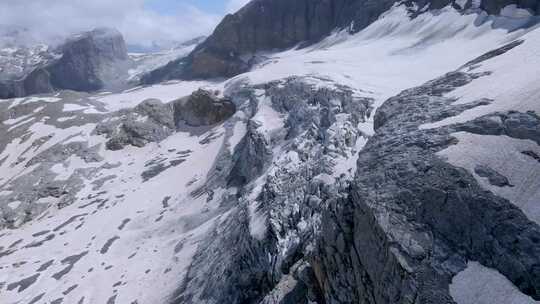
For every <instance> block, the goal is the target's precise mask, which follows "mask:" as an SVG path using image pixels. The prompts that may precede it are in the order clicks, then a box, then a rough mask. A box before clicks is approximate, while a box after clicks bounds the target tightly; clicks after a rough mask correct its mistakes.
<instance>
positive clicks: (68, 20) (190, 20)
mask: <svg viewBox="0 0 540 304" xmlns="http://www.w3.org/2000/svg"><path fill="white" fill-rule="evenodd" d="M144 2H145V0H0V24H3V25H8V26H17V27H23V28H27V29H28V31H29V32H30V33H32V34H33V35H32V36H34V37H38V39H40V40H44V41H51V40H53V39H58V38H59V37H65V36H66V35H69V34H71V33H74V32H80V31H85V30H90V29H92V28H95V27H100V26H108V27H114V28H117V29H118V30H120V31H121V32H122V33H123V34H124V36H125V38H126V41H127V42H128V43H131V44H138V45H145V46H148V45H151V44H152V43H153V42H154V41H156V42H164V41H183V40H187V39H190V38H193V37H196V36H200V35H206V34H209V33H210V32H211V31H212V29H213V28H214V26H215V25H216V24H217V23H218V22H219V20H220V18H221V16H218V15H213V14H209V13H205V12H202V11H200V10H198V9H196V8H195V7H193V6H189V5H182V4H180V9H179V10H178V11H177V12H176V13H173V14H167V15H160V14H158V13H156V12H154V11H151V10H149V9H147V8H145V6H144Z"/></svg>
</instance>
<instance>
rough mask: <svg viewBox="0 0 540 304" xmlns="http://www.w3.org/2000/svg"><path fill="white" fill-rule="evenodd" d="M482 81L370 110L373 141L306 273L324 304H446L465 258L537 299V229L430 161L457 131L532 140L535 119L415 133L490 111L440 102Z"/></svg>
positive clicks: (500, 182) (455, 79) (450, 79)
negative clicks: (311, 274)
mask: <svg viewBox="0 0 540 304" xmlns="http://www.w3.org/2000/svg"><path fill="white" fill-rule="evenodd" d="M482 76H483V75H481V74H470V73H469V74H468V73H462V72H456V73H450V74H447V75H445V76H444V77H441V78H439V79H437V80H434V81H432V82H429V83H427V84H425V85H423V86H421V87H418V88H413V89H410V90H407V91H404V92H403V93H401V94H400V95H398V96H396V97H393V98H391V99H390V100H388V101H387V102H386V103H385V104H384V105H383V106H382V107H381V108H380V109H379V110H378V112H377V114H376V116H375V125H376V131H377V134H376V135H375V136H374V137H373V138H371V139H370V141H369V143H368V144H367V146H366V147H365V148H364V150H363V151H362V152H360V155H359V160H358V169H357V170H358V171H357V172H358V173H357V175H356V178H355V181H354V182H353V183H352V187H351V189H350V191H349V196H348V197H347V198H343V199H338V200H336V201H335V202H332V203H331V204H330V205H329V208H328V210H327V211H326V212H325V215H324V218H323V220H322V223H323V226H322V227H323V234H322V239H321V240H320V247H319V249H320V251H319V253H318V254H316V255H314V257H313V261H312V265H313V267H314V269H315V273H316V274H317V278H318V280H319V282H320V283H321V286H323V288H324V294H325V297H326V301H327V303H377V304H380V303H454V301H453V299H452V297H451V296H450V295H449V294H448V284H449V282H450V281H451V278H452V277H453V276H454V275H456V273H458V272H459V271H461V270H463V269H464V268H465V267H466V264H467V261H470V260H475V261H479V262H480V263H482V264H484V265H489V266H490V267H492V268H494V269H496V270H498V271H499V272H500V273H502V274H504V275H505V276H506V277H507V278H508V279H509V280H510V281H512V282H513V283H514V284H515V285H516V286H517V287H518V288H519V289H520V290H521V291H522V292H523V293H525V294H527V295H529V296H531V297H532V298H534V299H536V300H538V299H540V285H539V282H540V272H539V270H538V267H537V265H538V263H539V262H540V260H539V257H540V243H539V242H538V240H539V239H540V227H539V226H538V224H536V223H534V222H532V221H531V220H529V219H528V218H527V216H526V215H525V214H524V213H523V212H522V211H521V210H520V209H518V208H517V207H516V206H515V205H513V204H512V203H511V202H509V201H507V200H506V199H502V198H500V197H498V196H495V195H494V194H493V193H492V192H489V191H486V190H484V189H483V188H482V187H480V186H479V184H478V182H477V181H476V180H475V179H474V178H473V176H472V175H471V174H470V173H469V172H467V171H466V170H464V169H461V168H457V167H453V166H452V165H450V164H448V163H447V162H445V161H444V160H443V159H441V158H440V157H438V156H437V155H436V153H437V152H438V151H441V150H444V149H445V148H446V147H448V146H451V145H454V144H456V139H455V138H454V137H453V136H452V135H451V134H452V133H454V132H459V131H465V130H466V131H468V132H474V133H477V134H508V135H507V136H510V137H515V138H521V139H525V138H526V139H530V140H536V138H535V137H536V131H535V130H537V127H538V125H539V121H538V119H537V118H536V116H535V114H533V113H529V114H526V113H517V112H514V113H509V114H504V115H501V116H503V117H505V118H506V117H507V115H511V116H513V117H515V119H507V118H506V119H504V120H503V119H493V117H491V118H487V117H482V118H479V119H477V120H476V122H474V121H473V122H470V123H464V124H456V125H451V126H447V127H441V128H438V129H420V128H419V126H420V124H422V123H425V122H431V121H437V120H440V119H443V118H444V117H448V116H454V115H457V114H459V113H461V112H463V111H465V110H467V109H470V108H474V107H477V106H480V105H485V104H486V102H487V103H489V101H487V100H478V101H476V102H473V103H470V104H462V105H452V103H453V101H454V99H453V98H448V97H445V94H446V93H448V92H450V91H452V90H454V89H455V88H457V87H460V86H463V85H466V84H468V83H470V82H472V81H474V80H475V79H477V78H479V77H482ZM496 116H498V115H496ZM518 118H519V119H518ZM508 120H510V121H511V123H509V124H507V123H506V121H508ZM471 126H474V127H471ZM505 126H509V127H505ZM510 130H521V131H520V132H518V133H515V132H512V131H510ZM475 171H476V173H477V174H479V175H480V176H486V177H487V178H489V179H490V183H491V184H495V185H496V186H500V187H502V186H509V185H508V180H507V179H506V178H505V177H504V176H501V175H500V174H499V173H497V172H495V171H494V170H490V169H486V168H477V169H476V170H475Z"/></svg>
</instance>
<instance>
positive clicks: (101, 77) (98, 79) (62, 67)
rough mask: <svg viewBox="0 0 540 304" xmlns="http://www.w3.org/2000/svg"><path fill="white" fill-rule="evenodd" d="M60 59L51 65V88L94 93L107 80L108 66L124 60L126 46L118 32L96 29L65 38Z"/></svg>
mask: <svg viewBox="0 0 540 304" xmlns="http://www.w3.org/2000/svg"><path fill="white" fill-rule="evenodd" d="M61 53H62V58H60V59H59V60H58V61H57V62H55V63H54V64H53V65H51V66H50V67H49V68H48V70H49V71H50V73H51V84H52V85H53V86H54V87H55V88H59V89H70V90H75V91H96V90H99V89H101V88H103V87H104V85H105V83H106V81H109V80H111V79H107V78H110V77H109V75H106V74H107V71H106V70H107V69H109V68H110V67H109V66H111V65H112V66H114V65H115V64H116V63H117V62H121V61H125V60H127V59H128V58H127V50H126V44H125V42H124V39H123V37H122V34H120V32H118V31H116V30H113V29H106V28H100V29H96V30H93V31H91V32H87V33H83V34H80V35H78V36H75V37H73V38H71V39H69V40H68V41H67V42H66V43H65V44H64V45H63V46H62V52H61Z"/></svg>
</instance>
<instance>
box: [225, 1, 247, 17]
mask: <svg viewBox="0 0 540 304" xmlns="http://www.w3.org/2000/svg"><path fill="white" fill-rule="evenodd" d="M249 1H250V0H229V2H228V3H227V6H226V7H225V10H226V13H228V14H230V13H234V12H236V11H238V10H239V9H241V8H242V7H243V6H244V5H246V4H247V3H248V2H249Z"/></svg>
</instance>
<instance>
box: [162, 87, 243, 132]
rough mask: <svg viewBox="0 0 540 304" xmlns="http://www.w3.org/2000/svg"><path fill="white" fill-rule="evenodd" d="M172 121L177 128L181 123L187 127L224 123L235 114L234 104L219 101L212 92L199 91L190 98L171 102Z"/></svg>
mask: <svg viewBox="0 0 540 304" xmlns="http://www.w3.org/2000/svg"><path fill="white" fill-rule="evenodd" d="M173 108H174V120H175V123H176V125H177V126H179V125H181V124H182V122H184V123H186V124H187V125H188V126H192V127H200V126H210V125H214V124H217V123H220V122H223V121H225V120H226V119H228V118H229V117H231V116H232V115H233V114H234V113H235V112H236V106H235V104H234V103H233V102H232V101H230V100H228V99H220V98H219V97H217V96H215V95H214V93H213V92H209V91H205V90H202V89H199V90H198V91H195V92H193V94H191V96H189V97H187V98H183V99H180V100H177V101H174V102H173Z"/></svg>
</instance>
